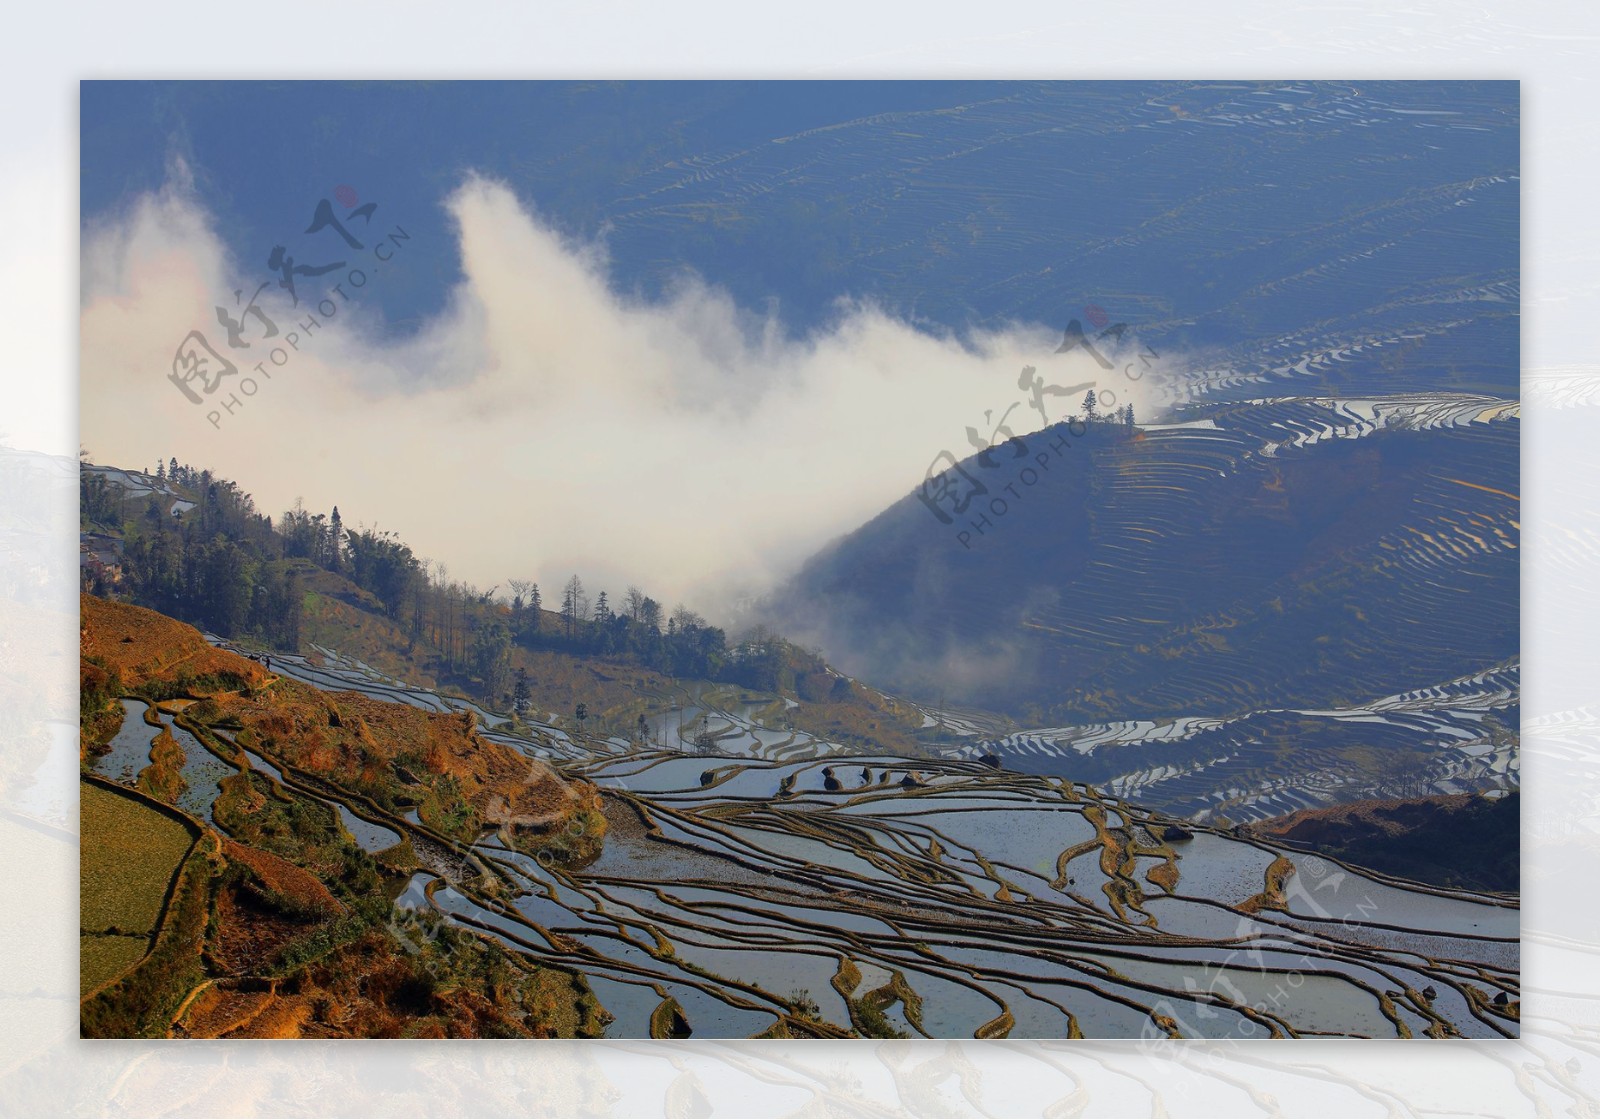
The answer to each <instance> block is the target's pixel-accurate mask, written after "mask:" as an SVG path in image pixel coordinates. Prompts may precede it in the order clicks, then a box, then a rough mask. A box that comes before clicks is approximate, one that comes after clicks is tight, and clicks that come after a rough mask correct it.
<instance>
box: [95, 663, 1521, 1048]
mask: <svg viewBox="0 0 1600 1120" xmlns="http://www.w3.org/2000/svg"><path fill="white" fill-rule="evenodd" d="M318 660H319V661H320V664H315V665H314V664H312V663H311V662H310V661H308V660H306V659H303V658H297V657H277V656H275V657H273V659H272V669H273V671H275V672H279V673H283V674H284V675H287V676H290V677H292V678H295V679H298V680H301V681H304V682H306V683H309V684H313V685H315V686H317V687H320V688H325V689H333V690H353V691H357V692H361V693H364V694H366V695H369V696H372V697H375V698H377V699H383V700H390V701H395V702H401V703H407V704H412V705H415V706H418V707H423V708H428V709H431V710H437V711H449V710H452V709H454V710H473V711H475V712H476V713H477V714H478V717H479V719H480V722H481V724H482V733H483V734H484V735H486V736H489V737H492V738H495V739H497V740H500V741H503V742H506V743H510V744H512V745H514V746H516V747H517V748H518V749H519V750H521V751H523V752H524V753H526V754H527V755H529V756H532V757H538V758H542V759H548V760H551V761H552V762H554V763H555V764H556V765H558V766H559V767H560V768H561V769H562V770H564V771H565V772H567V773H568V774H569V775H571V776H578V777H584V778H587V779H589V780H591V781H593V782H594V783H595V784H596V785H597V786H598V787H599V788H600V789H601V790H602V791H603V793H604V804H605V812H606V816H607V820H608V823H609V830H608V833H607V835H606V838H605V842H604V847H603V849H602V851H601V852H600V854H599V855H598V857H596V858H594V859H593V860H592V861H590V862H588V863H587V864H586V865H583V866H571V865H563V864H562V863H561V862H560V861H559V860H557V859H555V858H553V857H552V856H551V854H550V853H549V852H538V853H535V854H532V855H530V854H527V853H525V852H522V851H517V850H515V848H514V847H513V846H512V845H511V844H510V843H508V842H507V839H506V838H505V837H503V836H501V835H499V834H496V833H485V834H484V835H483V837H481V838H480V840H479V842H478V843H477V844H475V845H473V846H472V848H471V849H470V851H468V850H465V849H462V848H461V847H460V846H459V845H452V844H451V842H450V841H448V840H445V839H444V838H442V837H440V836H439V835H438V834H436V833H433V832H431V831H430V830H428V829H427V828H426V827H425V826H424V825H422V824H421V823H420V822H419V821H418V819H417V817H416V814H415V813H414V812H411V813H407V814H405V815H404V816H396V817H393V818H392V819H384V820H381V821H380V820H377V819H368V818H370V817H372V816H373V810H372V807H371V806H370V805H363V806H361V809H362V812H361V814H360V815H357V814H356V813H354V812H352V811H351V808H350V807H349V806H346V805H343V804H340V803H339V802H337V801H333V800H331V799H328V798H327V797H324V800H325V801H327V803H329V804H330V805H332V806H333V807H334V808H336V809H337V810H338V813H339V815H340V819H341V820H342V821H343V823H344V826H345V828H346V829H347V830H348V831H349V832H350V833H351V835H352V837H353V838H354V839H355V841H356V842H358V843H360V844H361V845H362V847H363V848H366V849H367V850H368V851H378V850H381V849H383V848H386V847H389V846H391V845H393V844H395V843H398V842H399V841H400V839H401V838H402V837H405V838H408V839H410V840H412V841H413V843H414V844H416V846H417V850H418V851H419V852H424V851H425V850H435V851H440V850H443V849H445V848H447V847H454V848H456V849H457V851H456V852H455V855H454V857H452V858H450V859H442V860H441V859H435V860H431V861H430V860H429V859H427V858H424V863H425V864H428V865H429V866H433V867H434V868H435V869H434V870H432V871H425V872H419V873H417V874H416V875H414V876H413V877H412V878H411V880H410V882H409V884H407V885H406V886H405V888H404V890H403V891H402V892H401V893H400V894H399V896H398V897H397V899H396V901H395V905H396V908H397V911H398V912H399V914H400V915H401V916H402V919H404V918H405V917H406V916H407V915H409V918H410V919H411V921H410V924H408V925H407V926H406V927H405V928H407V929H409V930H412V931H415V930H416V929H425V928H428V924H429V923H430V922H438V923H444V922H448V923H452V924H454V925H456V926H458V927H462V928H465V929H468V930H472V931H476V932H477V933H479V934H481V935H484V936H488V937H493V938H495V939H497V940H499V941H500V942H501V943H502V944H504V945H506V946H507V947H508V948H510V949H511V950H513V951H515V952H520V953H527V954H530V955H532V956H534V957H536V958H538V959H540V960H544V961H547V962H550V963H552V964H556V965H559V966H561V967H564V968H569V969H572V970H574V971H577V972H579V973H581V974H582V975H583V976H584V977H585V978H586V980H587V982H588V983H589V985H590V987H591V989H592V990H593V991H594V993H595V995H596V997H597V998H598V999H599V1001H600V1003H601V1004H602V1005H603V1006H604V1008H605V1009H606V1011H607V1012H608V1014H609V1016H610V1017H611V1018H610V1022H609V1026H608V1027H607V1034H608V1035H609V1036H612V1037H619V1038H620V1037H648V1036H658V1037H660V1036H676V1037H681V1036H685V1035H693V1036H696V1037H743V1036H750V1035H759V1034H762V1033H764V1032H768V1031H773V1030H775V1029H778V1030H785V1029H786V1030H788V1031H790V1032H791V1033H793V1032H796V1031H797V1030H798V1032H799V1033H810V1034H815V1035H821V1036H836V1035H842V1034H844V1033H847V1032H852V1031H854V1032H857V1033H861V1034H868V1035H876V1036H890V1037H892V1036H895V1035H903V1036H907V1037H916V1036H928V1037H973V1036H977V1037H1007V1036H1010V1037H1024V1036H1027V1037H1074V1036H1084V1037H1129V1036H1135V1037H1138V1036H1146V1037H1165V1036H1174V1037H1210V1038H1269V1037H1295V1036H1310V1035H1349V1036H1387V1037H1395V1036H1400V1037H1421V1036H1432V1037H1452V1036H1468V1037H1495V1036H1515V1035H1516V1034H1517V1030H1518V1020H1517V1015H1518V1010H1519V1004H1518V1000H1519V983H1520V980H1519V975H1518V951H1517V936H1518V910H1517V908H1516V905H1515V903H1513V902H1510V901H1507V900H1505V899H1502V898H1497V897H1492V896H1487V895H1476V894H1470V893H1465V892H1447V891H1439V890H1433V889H1429V888H1425V887H1421V886H1418V885H1415V884H1409V883H1402V882H1397V881H1391V880H1386V879H1383V878H1382V877H1380V876H1377V875H1375V874H1372V873H1367V872H1357V871H1355V870H1353V869H1350V868H1346V867H1343V866H1341V865H1339V864H1337V863H1335V862H1332V861H1329V860H1325V859H1321V858H1319V857H1316V856H1312V855H1307V854H1305V853H1302V852H1298V851H1292V850H1287V849H1279V848H1275V847H1273V846H1270V845H1267V844H1264V843H1260V842H1257V841H1254V840H1245V839H1242V838H1239V837H1236V836H1234V835H1232V834H1230V833H1228V832H1224V831H1219V830H1208V829H1207V828H1205V827H1204V826H1190V832H1191V833H1192V835H1189V836H1188V837H1187V838H1182V839H1179V838H1173V839H1168V836H1169V833H1168V831H1167V826H1168V824H1169V823H1170V822H1169V821H1168V819H1167V818H1162V817H1154V816H1152V815H1151V814H1149V813H1147V812H1146V811H1144V810H1142V809H1138V808H1135V807H1134V806H1132V805H1130V804H1128V803H1126V802H1124V801H1121V800H1119V799H1118V798H1116V797H1113V796H1111V795H1110V794H1108V793H1104V792H1101V791H1099V790H1097V789H1096V788H1094V787H1091V786H1089V785H1086V784H1083V783H1080V782H1074V781H1071V780H1067V779H1063V778H1061V777H1057V776H1051V775H1041V774H1023V773H1016V772H1013V771H1010V770H1005V769H996V768H994V767H991V766H988V765H985V764H983V763H981V762H977V761H971V760H965V759H960V758H945V759H939V760H927V759H908V758H901V757H893V756H883V755H862V754H852V753H849V752H847V751H845V750H844V749H843V748H842V747H840V746H839V745H838V744H834V743H829V742H826V741H823V740H819V739H816V738H814V737H812V736H809V735H806V734H805V733H803V732H798V731H795V730H793V729H791V728H789V727H788V726H787V725H786V722H785V720H784V719H783V711H784V705H783V704H782V703H781V702H780V701H778V700H776V699H774V700H772V701H770V702H769V703H766V704H757V703H742V704H735V705H727V706H718V705H717V704H714V703H710V702H708V700H707V699H706V698H705V697H698V698H690V697H685V698H683V702H682V703H677V704H674V705H673V706H671V707H670V708H666V709H664V710H658V711H656V712H655V713H654V714H653V715H652V716H650V717H649V718H648V722H649V732H648V734H647V735H645V736H643V737H641V738H640V739H639V740H638V741H632V742H630V741H629V740H626V739H623V738H620V737H607V736H594V737H580V736H577V735H574V734H571V733H569V732H567V731H564V730H562V729H561V728H558V727H556V726H555V725H554V724H553V723H543V722H538V721H534V722H533V723H532V724H531V728H530V730H529V731H528V733H526V734H517V733H513V732H512V731H510V730H509V721H507V720H506V719H505V718H504V717H501V716H496V715H494V714H492V713H488V712H485V711H483V710H482V709H479V708H477V707H476V706H474V705H470V704H468V703H467V702H465V701H462V700H458V699H453V698H449V697H444V696H440V695H438V694H437V693H434V692H431V691H428V690H426V689H419V688H413V687H410V686H407V685H405V684H403V683H402V682H399V681H396V680H393V679H391V678H388V677H385V676H383V675H382V674H380V673H377V672H375V671H373V670H372V669H370V668H369V667H367V666H364V665H361V664H360V663H358V662H353V661H349V660H345V659H342V658H339V657H338V656H337V655H335V654H333V653H332V652H331V651H322V652H321V654H320V656H319V658H318ZM124 708H125V718H124V722H123V726H122V728H121V730H120V731H119V732H118V734H117V736H116V737H115V739H114V740H113V742H112V747H111V750H110V751H109V752H108V753H107V754H105V755H104V756H102V757H101V759H100V760H99V761H98V763H97V767H98V769H99V770H100V771H101V772H102V773H104V774H105V775H106V776H107V777H109V778H112V779H114V780H121V781H127V782H131V781H134V780H136V779H137V775H138V773H139V771H140V770H141V769H142V768H143V767H144V766H146V765H148V764H149V749H150V743H151V740H152V738H153V737H154V736H155V735H156V733H157V732H158V731H159V730H160V729H159V728H158V727H156V726H154V725H153V723H152V722H150V719H151V718H153V719H155V720H159V721H160V722H162V723H163V725H167V726H169V727H170V724H171V718H172V717H171V715H170V713H169V712H167V711H164V710H163V711H157V712H153V713H151V716H150V717H149V718H147V716H146V709H145V706H144V705H143V704H142V703H140V702H137V701H125V702H124ZM708 728H709V730H710V733H711V734H712V736H713V738H714V741H715V747H714V748H713V750H711V751H708V750H707V749H706V746H707V741H706V740H705V739H704V738H703V736H704V735H705V734H706V733H707V729H708ZM180 732H182V729H181V728H176V729H174V734H175V735H177V736H178V737H179V738H180V744H181V745H182V747H183V749H184V751H185V754H186V756H187V758H188V761H187V763H186V764H185V769H184V773H185V776H186V778H190V788H189V790H188V792H187V793H186V795H185V796H186V801H185V805H184V807H185V808H186V809H188V810H189V811H190V812H193V813H196V814H197V815H209V810H210V807H209V804H201V803H200V802H203V801H204V800H205V799H206V798H207V797H214V796H215V793H216V788H217V786H216V783H217V780H218V778H219V777H221V776H225V775H226V773H227V772H228V771H229V770H230V769H231V767H230V766H229V765H228V764H224V763H222V761H221V760H220V759H218V758H217V757H216V756H215V755H212V754H210V753H208V752H207V751H206V750H205V748H204V746H203V745H202V744H201V743H200V742H199V741H198V740H195V739H193V737H192V736H189V735H188V734H187V733H186V732H182V734H181V735H179V734H178V733H180ZM697 740H698V743H699V745H698V746H696V745H695V744H696V742H697ZM686 752H693V753H686ZM244 757H246V758H247V759H248V761H249V764H250V765H251V766H252V767H255V768H257V769H259V770H260V771H261V772H262V773H263V774H265V775H268V776H270V777H271V778H272V779H273V780H274V781H278V782H280V783H283V782H285V776H284V774H283V773H282V772H281V770H280V769H279V768H278V767H276V766H274V765H273V763H272V762H271V761H269V760H267V759H264V758H261V757H260V756H259V755H257V754H253V753H250V752H244ZM191 775H192V778H191V777H190V776H191ZM1171 835H1173V836H1174V837H1176V834H1171Z"/></svg>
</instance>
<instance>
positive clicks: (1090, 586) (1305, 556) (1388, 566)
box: [770, 394, 1520, 726]
mask: <svg viewBox="0 0 1600 1120" xmlns="http://www.w3.org/2000/svg"><path fill="white" fill-rule="evenodd" d="M1181 419H1183V420H1184V421H1185V422H1184V423H1181V424H1175V425H1166V426H1158V427H1151V428H1143V429H1139V428H1129V427H1127V426H1126V425H1125V424H1123V423H1120V422H1100V423H1093V424H1089V425H1088V426H1087V430H1085V429H1084V427H1083V425H1082V424H1081V422H1079V423H1078V425H1077V427H1076V429H1069V428H1068V427H1067V425H1065V424H1058V425H1056V426H1055V427H1053V428H1051V429H1047V430H1045V431H1042V432H1038V433H1035V434H1033V435H1030V436H1028V437H1026V440H1025V442H1026V445H1027V448H1028V450H1029V453H1028V454H1027V455H1023V456H1015V455H1013V454H1012V453H1011V450H1010V449H1009V448H1002V449H997V450H996V451H994V452H992V453H991V463H990V464H987V465H986V464H984V463H983V462H981V461H980V459H979V457H974V458H971V459H968V460H966V461H965V462H964V463H962V464H961V468H960V469H961V471H962V472H964V473H965V475H966V476H968V477H970V478H971V479H973V480H975V481H976V482H978V483H981V484H983V486H984V488H985V493H984V494H983V495H981V496H976V497H972V498H971V499H970V501H969V503H968V508H967V509H966V510H965V511H964V512H963V513H956V514H952V513H951V512H950V503H949V502H945V503H943V504H942V505H941V506H940V509H941V510H943V511H944V512H945V513H946V516H948V517H949V519H950V520H949V523H945V522H944V521H943V520H941V518H940V517H939V516H938V515H937V513H936V512H935V510H934V509H933V508H932V506H931V504H930V503H929V502H927V501H924V500H919V499H920V498H922V497H923V494H922V493H919V492H913V493H912V494H911V495H908V496H907V497H905V498H903V499H902V500H900V501H899V502H897V503H896V504H894V505H893V506H891V507H890V508H888V509H887V510H885V511H884V512H883V513H881V514H880V515H878V516H877V517H875V518H873V519H872V520H871V521H870V522H868V523H867V524H865V525H863V526H862V527H861V528H859V529H857V530H856V531H855V532H853V533H851V534H849V535H848V536H846V537H844V538H842V539H841V540H839V541H837V542H836V543H834V544H832V545H830V546H829V547H828V548H827V549H825V550H824V551H823V552H821V553H820V554H818V555H817V556H815V557H813V558H812V559H811V560H810V561H809V562H808V563H807V564H806V565H805V566H804V568H803V569H802V570H801V572H800V573H799V574H798V575H797V576H796V577H795V578H794V579H793V580H792V581H791V582H790V583H789V584H788V585H787V586H786V587H785V588H783V589H782V591H781V592H780V593H779V594H778V595H777V596H775V598H774V601H773V603H772V604H771V607H770V619H771V621H772V623H773V624H774V625H776V626H778V627H781V628H782V629H783V630H784V631H785V633H788V634H790V635H792V636H794V637H796V638H798V639H800V640H803V641H808V642H815V643H816V644H818V645H820V646H821V647H822V648H823V650H824V652H825V654H826V655H827V656H828V657H829V659H830V661H831V662H832V663H833V664H836V665H838V666H840V667H841V668H842V669H844V670H845V671H848V672H851V673H854V674H856V675H859V676H862V677H864V678H866V679H869V680H872V681H873V682H874V683H876V684H879V685H882V686H883V687H886V688H891V689H900V690H903V691H905V692H907V693H909V694H911V695H913V696H917V697H918V698H920V699H924V700H932V699H937V698H938V697H940V696H941V695H942V696H943V698H944V700H945V701H947V702H950V703H968V704H975V705H981V706H983V707H986V708H990V709H1001V710H1006V711H1008V712H1009V713H1010V714H1012V715H1013V716H1015V717H1017V718H1019V719H1023V720H1027V721H1029V722H1031V723H1033V724H1034V725H1036V726H1037V725H1038V724H1039V723H1041V722H1057V723H1073V722H1080V723H1086V722H1092V721H1107V720H1118V719H1151V718H1160V717H1162V716H1194V715H1231V714H1237V713H1242V712H1248V711H1254V710H1259V709H1263V708H1285V707H1318V708H1321V707H1329V708H1331V707H1335V706H1343V705H1353V704H1359V703H1361V702H1364V701H1367V700H1370V699H1372V698H1374V697H1382V696H1390V695H1393V694H1395V693H1399V692H1402V691H1404V690H1407V689H1421V688H1430V687H1434V686H1437V685H1439V684H1441V683H1442V682H1447V681H1451V680H1455V679H1457V678H1462V677H1467V676H1470V675H1472V674H1475V673H1482V672H1484V671H1485V670H1488V669H1490V668H1491V667H1494V666H1498V665H1502V664H1503V663H1505V662H1507V661H1514V659H1515V658H1516V656H1517V654H1518V610H1519V599H1518V556H1517V548H1518V542H1519V519H1520V509H1519V500H1518V441H1519V426H1520V425H1519V419H1518V408H1517V405H1516V403H1515V402H1513V401H1504V400H1499V399H1496V398H1490V397H1481V396H1468V395H1460V394H1425V395H1411V396H1399V397H1375V398H1369V399H1366V400H1339V399H1319V398H1291V399H1280V400H1268V401H1256V402H1241V403H1236V404H1228V405H1222V406H1215V407H1211V408H1209V409H1205V410H1200V409H1194V410H1191V411H1190V412H1189V413H1188V414H1186V415H1185V416H1183V417H1181ZM1074 431H1076V432H1077V434H1074ZM1052 448H1054V449H1056V450H1055V451H1052ZM1036 453H1037V454H1036ZM1041 456H1042V458H1041ZM995 498H999V499H1001V504H1000V505H991V504H990V503H991V500H992V499H995Z"/></svg>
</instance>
